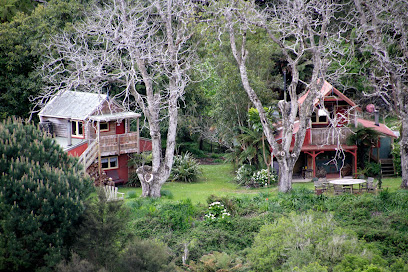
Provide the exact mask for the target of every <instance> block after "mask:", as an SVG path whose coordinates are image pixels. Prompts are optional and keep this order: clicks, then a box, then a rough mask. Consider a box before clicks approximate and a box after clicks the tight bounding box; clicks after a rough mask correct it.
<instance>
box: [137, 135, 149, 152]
mask: <svg viewBox="0 0 408 272" xmlns="http://www.w3.org/2000/svg"><path fill="white" fill-rule="evenodd" d="M139 143H140V152H144V151H151V150H152V141H151V140H147V139H142V138H141V139H140V142H139Z"/></svg>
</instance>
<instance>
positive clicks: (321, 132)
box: [310, 127, 353, 145]
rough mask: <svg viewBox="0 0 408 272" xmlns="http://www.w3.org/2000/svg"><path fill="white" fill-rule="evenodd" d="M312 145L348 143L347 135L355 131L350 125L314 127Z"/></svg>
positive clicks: (311, 136)
mask: <svg viewBox="0 0 408 272" xmlns="http://www.w3.org/2000/svg"><path fill="white" fill-rule="evenodd" d="M310 132H311V134H310V138H311V139H310V145H337V143H338V141H340V144H342V145H345V144H347V137H348V136H349V135H350V134H351V133H353V132H352V131H351V130H350V128H348V127H337V128H312V129H311V131H310Z"/></svg>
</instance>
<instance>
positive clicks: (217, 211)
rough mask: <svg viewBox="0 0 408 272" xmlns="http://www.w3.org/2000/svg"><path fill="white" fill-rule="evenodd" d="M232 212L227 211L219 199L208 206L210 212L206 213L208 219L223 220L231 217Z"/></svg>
mask: <svg viewBox="0 0 408 272" xmlns="http://www.w3.org/2000/svg"><path fill="white" fill-rule="evenodd" d="M230 216H231V215H230V213H229V212H227V209H225V207H224V205H223V204H221V202H219V201H215V202H213V203H211V204H210V205H209V206H208V213H206V214H205V219H206V220H207V221H217V220H223V219H226V218H228V217H230Z"/></svg>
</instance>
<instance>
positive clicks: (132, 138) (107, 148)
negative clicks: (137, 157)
mask: <svg viewBox="0 0 408 272" xmlns="http://www.w3.org/2000/svg"><path fill="white" fill-rule="evenodd" d="M138 139H139V137H138V134H137V132H129V133H125V134H117V135H110V136H101V138H100V146H101V155H102V156H112V155H120V154H128V153H136V152H140V146H139V144H138V142H139V141H138Z"/></svg>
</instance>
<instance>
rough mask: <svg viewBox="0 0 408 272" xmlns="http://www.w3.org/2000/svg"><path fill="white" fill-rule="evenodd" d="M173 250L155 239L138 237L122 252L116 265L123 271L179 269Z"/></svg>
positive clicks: (142, 271)
mask: <svg viewBox="0 0 408 272" xmlns="http://www.w3.org/2000/svg"><path fill="white" fill-rule="evenodd" d="M170 258H171V251H170V249H169V248H168V247H167V246H166V245H165V244H163V243H161V242H158V241H155V240H140V239H136V240H134V241H132V243H130V244H129V246H128V247H127V248H126V249H125V250H124V252H123V253H122V254H121V256H120V258H119V260H118V262H117V264H116V266H117V268H119V271H121V272H127V271H129V272H139V271H140V272H144V271H177V270H176V267H175V265H174V264H173V263H171V261H170Z"/></svg>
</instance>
